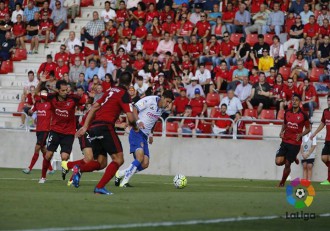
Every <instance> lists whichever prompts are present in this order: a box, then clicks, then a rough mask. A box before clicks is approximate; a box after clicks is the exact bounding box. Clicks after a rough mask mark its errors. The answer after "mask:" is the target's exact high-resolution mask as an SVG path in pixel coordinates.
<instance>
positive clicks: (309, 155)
mask: <svg viewBox="0 0 330 231" xmlns="http://www.w3.org/2000/svg"><path fill="white" fill-rule="evenodd" d="M311 125H312V123H311ZM311 127H312V126H311ZM311 135H312V130H311V131H310V132H309V133H308V134H306V135H304V136H303V138H302V143H301V146H300V152H299V154H301V163H302V165H303V179H306V180H309V181H311V180H312V172H313V166H314V160H315V153H316V150H315V148H316V144H317V143H316V137H315V136H314V138H312V139H311Z"/></svg>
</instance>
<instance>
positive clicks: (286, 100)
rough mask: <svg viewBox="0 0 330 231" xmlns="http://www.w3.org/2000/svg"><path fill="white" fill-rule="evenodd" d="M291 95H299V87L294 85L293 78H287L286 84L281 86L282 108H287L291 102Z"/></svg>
mask: <svg viewBox="0 0 330 231" xmlns="http://www.w3.org/2000/svg"><path fill="white" fill-rule="evenodd" d="M293 95H300V92H299V89H298V88H297V86H296V85H294V80H293V78H289V79H288V81H287V84H286V85H284V87H283V92H282V98H283V104H284V108H285V109H286V108H288V106H289V105H290V104H292V97H293Z"/></svg>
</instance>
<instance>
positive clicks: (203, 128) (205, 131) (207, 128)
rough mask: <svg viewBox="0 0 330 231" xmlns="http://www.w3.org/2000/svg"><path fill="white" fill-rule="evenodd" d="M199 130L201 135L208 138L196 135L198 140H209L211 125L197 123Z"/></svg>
mask: <svg viewBox="0 0 330 231" xmlns="http://www.w3.org/2000/svg"><path fill="white" fill-rule="evenodd" d="M198 128H199V130H201V132H202V134H210V135H209V136H199V135H198V134H197V137H198V138H210V137H211V134H212V133H213V131H212V125H211V124H210V123H199V124H198Z"/></svg>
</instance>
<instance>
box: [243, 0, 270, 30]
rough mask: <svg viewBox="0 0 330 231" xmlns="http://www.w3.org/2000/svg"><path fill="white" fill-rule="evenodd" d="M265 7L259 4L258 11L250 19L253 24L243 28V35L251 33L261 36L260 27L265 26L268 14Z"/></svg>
mask: <svg viewBox="0 0 330 231" xmlns="http://www.w3.org/2000/svg"><path fill="white" fill-rule="evenodd" d="M266 7H267V6H266V5H265V4H263V3H262V4H260V11H259V12H258V13H256V14H255V15H253V17H252V19H253V20H254V23H253V24H252V25H251V26H248V27H246V28H245V34H251V33H253V32H258V34H262V27H263V26H265V25H266V23H267V20H268V17H269V13H270V12H269V10H267V8H266Z"/></svg>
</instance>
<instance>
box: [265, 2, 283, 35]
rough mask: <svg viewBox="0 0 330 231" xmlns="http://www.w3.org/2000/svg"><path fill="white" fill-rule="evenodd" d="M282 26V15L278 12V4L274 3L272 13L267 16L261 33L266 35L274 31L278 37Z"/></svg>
mask: <svg viewBox="0 0 330 231" xmlns="http://www.w3.org/2000/svg"><path fill="white" fill-rule="evenodd" d="M283 25H284V13H283V12H282V11H280V4H279V3H278V2H275V3H274V11H273V12H271V13H270V14H269V18H268V20H267V24H266V25H264V26H263V27H262V33H263V34H266V33H267V32H270V31H275V34H276V35H277V36H279V35H280V33H281V29H282V26H283Z"/></svg>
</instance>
